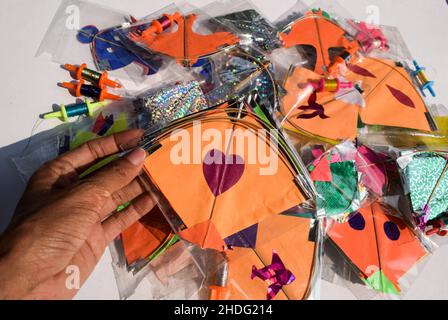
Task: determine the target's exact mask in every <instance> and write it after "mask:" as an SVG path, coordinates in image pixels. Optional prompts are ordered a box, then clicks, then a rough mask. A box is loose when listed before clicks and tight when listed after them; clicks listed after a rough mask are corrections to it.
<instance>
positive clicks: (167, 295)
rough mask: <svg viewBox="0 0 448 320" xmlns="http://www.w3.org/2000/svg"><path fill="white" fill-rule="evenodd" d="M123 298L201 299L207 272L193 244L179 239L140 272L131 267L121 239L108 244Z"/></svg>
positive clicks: (121, 297)
mask: <svg viewBox="0 0 448 320" xmlns="http://www.w3.org/2000/svg"><path fill="white" fill-rule="evenodd" d="M109 250H110V252H111V255H112V266H113V269H114V274H115V277H116V280H117V286H118V291H119V294H120V299H123V300H133V299H139V300H198V299H199V298H200V291H201V288H202V284H203V283H204V275H203V274H202V272H201V270H200V269H199V268H198V266H197V264H196V262H195V261H194V259H193V257H192V254H191V253H190V252H191V251H192V250H194V248H192V247H191V246H190V245H188V244H186V243H184V242H178V243H176V244H174V245H173V246H171V247H170V248H168V249H167V250H166V251H165V252H164V254H163V255H160V256H158V257H157V258H156V259H154V260H152V261H151V262H149V263H148V264H146V265H145V266H144V267H142V268H140V269H139V270H138V272H132V271H131V270H129V269H128V265H127V261H126V258H125V254H124V252H123V248H122V246H121V242H120V241H119V240H116V241H115V242H114V243H113V244H112V245H110V246H109Z"/></svg>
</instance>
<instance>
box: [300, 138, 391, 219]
mask: <svg viewBox="0 0 448 320" xmlns="http://www.w3.org/2000/svg"><path fill="white" fill-rule="evenodd" d="M305 152H307V153H310V157H311V158H312V159H313V160H312V162H311V163H310V165H309V170H310V172H311V178H312V179H313V181H314V184H315V187H316V190H317V192H318V197H317V210H318V216H321V215H323V216H326V217H329V218H332V219H336V220H338V221H339V222H344V221H347V220H348V219H350V217H351V216H352V214H353V212H356V211H357V210H358V209H360V208H362V207H364V206H366V205H368V204H369V203H371V202H372V201H375V200H376V199H378V198H379V197H381V196H383V194H384V193H385V191H386V188H387V186H388V172H387V165H388V163H387V162H388V161H389V159H388V158H387V157H386V156H385V155H384V154H381V153H377V152H375V151H373V150H371V149H369V148H368V147H366V146H362V145H358V146H355V145H354V144H353V143H351V142H345V143H343V144H340V145H338V146H335V147H334V148H332V149H330V150H328V151H326V152H325V149H324V148H322V147H321V146H319V145H312V146H310V147H309V148H308V150H304V149H302V152H301V153H302V154H303V153H305Z"/></svg>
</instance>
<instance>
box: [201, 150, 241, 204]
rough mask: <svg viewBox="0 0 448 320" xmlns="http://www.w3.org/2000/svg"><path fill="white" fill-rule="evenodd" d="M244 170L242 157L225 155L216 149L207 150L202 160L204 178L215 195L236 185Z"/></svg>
mask: <svg viewBox="0 0 448 320" xmlns="http://www.w3.org/2000/svg"><path fill="white" fill-rule="evenodd" d="M244 170H245V164H244V159H243V158H241V157H240V156H238V155H228V156H226V155H225V154H224V153H222V152H221V151H219V150H216V149H214V150H211V151H209V152H208V153H207V155H206V157H205V159H204V162H203V172H204V177H205V180H206V181H207V184H208V186H209V187H210V190H211V191H212V193H213V194H214V195H215V197H217V196H220V195H221V194H223V193H225V192H226V191H228V190H229V189H231V188H232V187H233V186H234V185H236V184H237V183H238V181H240V179H241V177H242V176H243V174H244Z"/></svg>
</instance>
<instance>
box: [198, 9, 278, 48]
mask: <svg viewBox="0 0 448 320" xmlns="http://www.w3.org/2000/svg"><path fill="white" fill-rule="evenodd" d="M201 10H202V11H204V12H205V13H207V14H208V15H210V16H212V17H214V18H213V20H212V22H214V21H218V22H220V23H222V24H224V25H225V26H227V27H229V28H230V29H232V30H234V32H235V33H236V34H237V35H238V36H239V38H240V39H241V44H246V45H250V46H254V47H257V48H258V49H259V50H261V51H263V52H265V53H269V52H272V51H273V50H274V49H277V48H278V47H280V45H281V42H280V39H279V37H278V29H277V27H276V26H275V25H274V24H273V23H271V22H270V21H269V20H268V19H267V18H265V17H264V16H263V15H262V14H261V13H260V11H259V10H258V9H257V8H256V7H255V5H254V4H253V3H251V2H250V1H248V0H223V1H215V2H213V3H212V4H210V5H207V6H205V7H202V8H201Z"/></svg>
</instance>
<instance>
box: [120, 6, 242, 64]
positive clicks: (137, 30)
mask: <svg viewBox="0 0 448 320" xmlns="http://www.w3.org/2000/svg"><path fill="white" fill-rule="evenodd" d="M210 21H211V17H209V16H208V15H206V14H205V13H204V12H202V11H201V10H199V9H197V8H195V7H193V6H190V5H187V4H182V5H180V6H174V5H172V6H169V7H166V8H164V9H162V10H160V11H159V12H156V13H152V14H151V15H149V16H147V17H145V18H144V19H142V20H140V21H137V22H135V23H134V24H132V25H129V26H125V27H123V28H121V29H120V31H119V32H120V34H121V36H122V37H124V38H127V39H129V40H130V41H132V42H133V43H134V44H135V45H138V46H140V47H141V48H142V49H143V50H146V51H148V52H150V53H152V54H155V55H156V56H163V57H167V58H168V59H172V60H174V61H176V62H178V63H179V64H181V65H183V66H185V67H193V66H197V65H198V64H201V63H202V61H201V60H202V59H203V58H207V57H209V56H210V55H213V54H215V53H217V52H219V51H220V50H222V49H223V48H231V47H233V46H234V45H236V44H238V42H239V40H240V39H239V38H238V37H237V36H236V35H235V34H233V33H232V32H229V31H221V29H222V28H223V27H224V26H223V25H222V24H220V23H214V24H212V23H211V22H210ZM224 29H225V28H224Z"/></svg>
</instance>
